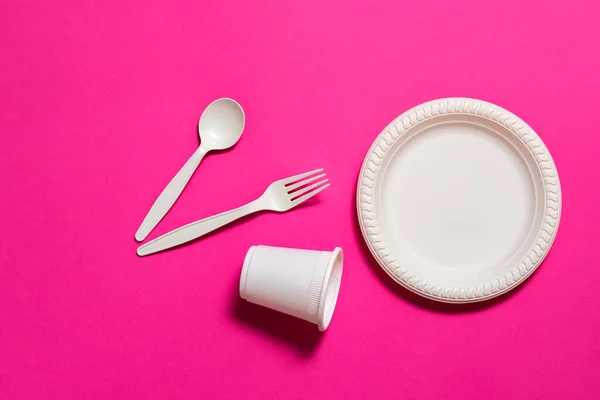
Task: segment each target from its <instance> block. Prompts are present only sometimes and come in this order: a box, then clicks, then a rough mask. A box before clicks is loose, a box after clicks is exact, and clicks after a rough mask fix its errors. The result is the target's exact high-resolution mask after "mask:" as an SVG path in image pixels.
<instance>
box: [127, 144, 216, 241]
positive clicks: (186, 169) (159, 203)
mask: <svg viewBox="0 0 600 400" xmlns="http://www.w3.org/2000/svg"><path fill="white" fill-rule="evenodd" d="M206 153H207V151H206V150H204V149H203V148H202V146H200V147H198V150H196V151H195V152H194V154H192V156H191V157H190V158H189V160H187V162H186V163H185V165H184V166H183V167H182V168H181V169H180V170H179V172H178V173H177V175H175V177H174V178H173V179H171V182H169V184H168V185H167V187H166V188H165V189H164V190H163V191H162V193H161V194H160V196H158V199H156V201H155V202H154V204H153V205H152V208H151V209H150V211H148V215H146V218H144V221H143V222H142V224H141V225H140V227H139V228H138V230H137V232H136V233H135V240H137V241H138V242H141V241H142V240H144V239H146V237H148V235H149V234H150V232H152V229H154V227H156V225H157V224H158V223H159V222H160V220H161V219H163V217H164V216H165V215H166V214H167V212H169V210H170V209H171V207H172V206H173V204H174V203H175V201H176V200H177V198H178V197H179V195H180V194H181V192H182V191H183V188H184V187H185V185H187V183H188V181H189V180H190V178H191V177H192V174H193V173H194V171H195V170H196V168H198V165H199V164H200V161H202V158H203V157H204V156H205V155H206Z"/></svg>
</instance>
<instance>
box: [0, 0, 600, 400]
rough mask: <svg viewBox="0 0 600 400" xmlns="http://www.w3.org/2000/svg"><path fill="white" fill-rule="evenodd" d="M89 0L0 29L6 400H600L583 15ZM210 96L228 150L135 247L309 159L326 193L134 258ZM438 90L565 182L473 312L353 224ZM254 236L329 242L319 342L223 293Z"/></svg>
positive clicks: (588, 41)
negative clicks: (533, 145) (524, 276)
mask: <svg viewBox="0 0 600 400" xmlns="http://www.w3.org/2000/svg"><path fill="white" fill-rule="evenodd" d="M82 3H88V2H80V1H52V2H41V1H40V2H37V4H33V3H31V2H24V1H16V0H9V1H4V2H3V5H2V11H1V12H0V54H1V58H0V133H1V137H0V138H1V142H0V182H1V187H2V189H1V191H0V210H1V211H0V213H1V214H0V238H1V239H0V398H3V399H11V400H13V399H74V398H89V399H118V398H139V399H188V398H189V399H192V398H242V397H243V398H261V399H262V398H278V399H294V398H346V399H361V398H362V399H365V398H378V399H384V398H398V399H400V398H415V399H416V398H418V399H428V398H461V399H469V398H481V397H485V398H494V399H509V398H510V399H521V398H523V399H531V398H540V399H554V398H582V399H583V398H598V393H599V390H600V383H599V377H600V366H599V364H598V363H599V361H600V337H599V334H600V314H599V312H598V309H599V308H600V296H599V295H598V293H599V289H600V268H599V261H598V260H599V256H600V245H599V243H600V233H599V231H598V228H597V227H598V224H600V213H598V204H599V203H600V196H599V195H600V191H599V185H598V183H599V180H600V179H599V178H600V176H599V172H598V171H599V168H598V164H597V162H598V161H597V160H598V159H599V157H600V150H599V149H600V139H599V137H600V136H599V130H600V122H599V121H600V120H599V119H598V115H599V113H600V96H599V93H600V78H599V73H600V56H599V50H600V22H599V17H600V3H599V2H598V1H595V0H586V1H568V2H567V1H565V2H560V1H550V2H549V1H541V0H540V1H497V2H486V1H480V0H478V1H474V0H469V1H458V2H456V1H453V2H448V1H442V0H434V1H426V2H423V1H404V2H399V1H370V0H360V1H352V2H348V1H337V2H332V1H323V0H321V1H304V2H283V1H269V2H253V1H241V0H240V1H214V2H198V1H186V2H177V1H171V2H163V3H162V4H159V2H154V1H128V2H124V3H126V4H118V3H119V2H113V3H114V5H112V6H101V5H82ZM284 3H298V4H284ZM221 96H230V97H233V98H235V99H237V100H238V101H239V102H240V103H241V104H242V105H243V107H244V109H245V111H246V116H247V125H246V130H245V131H244V135H243V137H242V138H241V140H240V142H239V143H238V145H237V146H236V147H235V148H234V149H232V150H231V151H229V152H226V153H223V154H212V155H209V156H208V157H207V158H206V159H205V160H204V161H203V163H202V165H201V167H200V168H199V170H198V171H197V173H196V174H195V176H194V177H193V178H192V180H191V182H190V184H189V185H188V187H187V189H186V190H185V192H184V193H183V196H182V197H181V198H180V200H179V201H178V203H177V204H176V206H175V207H174V209H173V210H172V211H171V213H170V214H169V215H168V216H167V217H166V219H165V220H164V221H163V223H162V224H160V225H159V226H158V228H157V229H156V230H155V231H154V232H153V233H152V235H151V237H155V236H157V235H158V234H162V233H164V232H166V231H168V230H170V229H172V228H175V227H177V226H179V225H181V224H184V223H187V222H190V221H192V220H195V219H199V218H202V217H205V216H208V215H211V214H213V213H217V212H220V211H223V210H225V209H228V208H230V207H235V206H238V205H240V204H242V203H244V202H245V201H248V200H251V199H253V198H254V197H255V196H257V195H259V194H260V193H261V192H262V190H263V189H264V187H265V186H266V185H267V184H268V183H270V182H271V181H273V180H275V179H278V178H282V177H285V176H288V175H291V174H294V173H298V172H301V171H305V170H308V169H312V168H315V167H324V168H325V169H326V171H327V173H328V175H329V176H330V179H331V181H332V187H331V188H330V189H328V190H327V191H325V192H323V194H322V195H321V196H319V200H318V201H315V202H313V203H311V204H310V205H307V206H305V207H302V208H299V209H297V210H294V211H293V212H290V213H288V214H283V215H275V214H263V215H259V216H256V217H254V218H249V219H247V220H245V221H244V222H242V223H239V224H237V225H236V226H234V227H232V228H230V229H225V230H222V231H219V232H217V233H216V234H214V235H212V236H210V237H207V238H205V239H204V240H201V241H197V242H196V243H194V244H192V245H188V246H185V247H183V248H180V249H178V250H176V251H171V252H167V253H163V254H161V255H157V256H152V257H148V258H145V259H140V258H138V257H137V256H136V255H135V249H136V243H135V242H134V240H133V235H134V232H135V230H136V229H137V227H138V225H139V223H140V222H141V221H142V219H143V217H144V215H145V214H146V212H147V211H148V209H149V207H150V205H151V204H152V202H153V201H154V200H155V198H156V197H157V195H158V194H159V193H160V191H161V190H162V189H163V187H164V186H165V185H166V184H167V182H168V181H169V179H170V178H171V177H172V176H173V175H174V174H175V173H176V171H177V170H178V169H179V168H180V167H181V166H182V165H183V163H184V162H185V160H186V159H187V158H188V157H189V156H190V155H191V154H192V152H193V151H194V149H195V148H196V146H197V145H198V138H197V133H196V123H197V119H198V117H199V116H200V113H201V112H202V110H203V109H204V107H205V106H206V105H207V104H208V103H209V102H210V101H212V100H213V99H215V98H217V97H221ZM446 96H468V97H475V98H481V99H484V100H488V101H491V102H494V103H497V104H499V105H501V106H503V107H505V108H507V109H509V110H511V111H513V112H515V113H516V114H517V115H519V116H520V117H521V118H523V119H524V120H525V121H527V122H528V123H529V124H530V125H531V126H533V127H534V129H535V130H536V131H537V132H538V133H539V134H540V136H541V137H542V139H543V140H544V141H545V142H546V144H547V145H548V147H549V149H550V151H551V152H552V155H553V156H554V159H555V162H556V164H557V167H558V171H559V174H560V178H561V182H562V188H563V201H564V204H563V213H562V221H561V227H560V230H559V233H558V237H557V239H556V242H555V244H554V247H553V248H552V250H551V252H550V254H549V256H548V258H547V259H546V261H545V262H544V264H543V265H542V266H541V267H540V268H539V269H538V271H537V272H536V273H535V274H534V275H533V276H532V277H531V279H529V280H528V281H527V282H526V283H525V284H524V285H522V286H521V287H520V288H519V289H518V290H516V291H514V292H513V293H511V294H509V295H506V296H504V297H502V298H500V299H498V300H494V301H490V302H488V303H485V304H480V305H474V306H463V307H457V306H447V305H441V304H437V303H433V302H430V301H426V300H422V299H420V298H418V297H416V296H414V295H412V294H410V293H408V292H407V291H406V290H403V289H401V288H399V287H398V286H396V285H395V284H394V283H393V282H392V281H391V280H390V279H389V278H388V277H387V276H385V275H384V273H383V272H382V271H380V269H379V267H378V266H377V265H376V263H375V262H374V261H373V259H372V258H371V256H370V254H369V253H368V252H367V250H366V247H365V246H364V244H363V242H362V238H361V236H360V232H359V229H358V225H357V223H356V218H355V209H354V193H355V184H356V179H357V175H358V171H359V168H360V164H361V162H362V159H363V157H364V155H365V153H366V151H367V150H368V148H369V145H370V144H371V142H372V141H373V139H374V138H375V137H376V136H377V134H378V133H379V132H380V131H381V129H382V128H383V127H384V126H385V125H386V124H387V123H388V122H390V121H391V120H392V119H393V118H394V117H396V116H397V115H399V114H400V113H401V112H403V111H404V110H406V109H408V108H410V107H412V106H414V105H417V104H419V103H421V102H423V101H427V100H431V99H434V98H439V97H446ZM253 244H268V245H276V246H291V247H299V248H313V249H332V248H333V247H334V246H336V245H338V246H342V247H343V248H344V250H345V252H346V260H347V261H346V264H345V271H344V278H343V285H342V290H341V293H340V297H339V303H338V308H337V310H336V314H335V316H334V319H333V322H332V324H331V327H330V329H329V330H328V331H327V332H326V333H325V334H323V335H321V334H319V333H318V331H317V329H316V327H314V326H312V325H309V324H306V323H303V322H302V321H299V320H294V319H292V318H289V317H286V316H282V315H279V314H276V313H274V312H271V311H269V310H265V309H261V308H259V307H256V306H253V305H250V304H246V303H243V302H242V301H241V300H239V299H238V293H237V285H238V279H239V273H240V269H241V262H242V260H243V257H244V254H245V252H246V250H247V249H248V247H249V246H250V245H253Z"/></svg>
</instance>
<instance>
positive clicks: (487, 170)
mask: <svg viewBox="0 0 600 400" xmlns="http://www.w3.org/2000/svg"><path fill="white" fill-rule="evenodd" d="M357 209H358V218H359V222H360V226H361V230H362V233H363V236H364V238H365V240H366V242H367V244H368V246H369V249H370V250H371V252H372V253H373V256H374V257H375V259H376V260H377V262H378V263H379V265H380V266H381V267H382V268H383V269H384V270H385V272H387V273H388V274H389V275H390V276H391V277H392V278H393V279H394V280H395V281H396V282H398V283H400V284H401V285H402V286H404V287H406V288H407V289H410V290H412V291H413V292H415V293H418V294H420V295H422V296H425V297H428V298H430V299H434V300H439V301H444V302H450V303H468V302H475V301H481V300H486V299H489V298H492V297H496V296H499V295H501V294H503V293H505V292H507V291H509V290H511V289H513V288H515V287H516V286H517V285H519V284H520V283H521V282H523V281H524V280H525V279H527V277H528V276H529V275H531V273H532V272H533V271H534V270H535V269H536V268H537V267H538V265H539V264H540V263H541V262H542V260H543V259H544V257H545V256H546V254H547V252H548V250H549V249H550V246H551V245H552V242H553V240H554V237H555V235H556V231H557V229H558V222H559V219H560V211H561V192H560V183H559V180H558V174H557V172H556V167H555V166H554V162H553V161H552V157H551V156H550V153H549V152H548V150H547V148H546V146H545V145H544V143H543V142H542V140H541V139H540V138H539V136H538V135H537V134H536V133H535V132H534V131H533V129H531V128H530V127H529V126H528V125H527V124H526V123H525V122H523V121H522V120H521V119H519V118H518V117H517V116H515V115H514V114H512V113H510V112H509V111H506V110H504V109H502V108H501V107H498V106H496V105H493V104H490V103H487V102H484V101H480V100H474V99H464V98H451V99H440V100H434V101H431V102H428V103H424V104H421V105H419V106H417V107H414V108H413V109H411V110H409V111H407V112H405V113H404V114H402V115H400V116H399V117H398V118H396V119H395V120H394V121H392V123H390V124H389V125H388V126H387V127H386V128H385V129H384V130H383V132H381V134H380V135H379V136H378V137H377V139H376V140H375V142H374V143H373V145H372V146H371V149H370V150H369V152H368V153H367V156H366V158H365V161H364V163H363V166H362V169H361V172H360V177H359V181H358V190H357Z"/></svg>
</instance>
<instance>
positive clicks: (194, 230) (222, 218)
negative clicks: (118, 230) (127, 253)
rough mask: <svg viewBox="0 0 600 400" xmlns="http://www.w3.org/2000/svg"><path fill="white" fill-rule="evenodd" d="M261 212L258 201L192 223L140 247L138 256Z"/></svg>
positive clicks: (185, 241) (160, 249) (183, 241)
mask: <svg viewBox="0 0 600 400" xmlns="http://www.w3.org/2000/svg"><path fill="white" fill-rule="evenodd" d="M260 210H261V208H259V207H258V206H257V201H253V202H252V203H249V204H246V205H245V206H242V207H239V208H236V209H234V210H230V211H225V212H223V213H221V214H217V215H214V216H212V217H208V218H204V219H202V220H200V221H196V222H192V223H190V224H187V225H184V226H182V227H180V228H177V229H175V230H172V231H171V232H168V233H165V234H164V235H162V236H160V237H157V238H156V239H154V240H151V241H150V242H148V243H146V244H144V245H142V246H140V247H138V249H137V254H138V256H146V255H149V254H154V253H157V252H159V251H163V250H167V249H170V248H172V247H175V246H179V245H180V244H183V243H187V242H189V241H191V240H194V239H197V238H199V237H201V236H204V235H206V234H207V233H210V232H212V231H214V230H215V229H219V228H220V227H222V226H224V225H227V224H229V223H231V222H233V221H235V220H236V219H239V218H242V217H244V216H246V215H248V214H252V213H254V212H257V211H260Z"/></svg>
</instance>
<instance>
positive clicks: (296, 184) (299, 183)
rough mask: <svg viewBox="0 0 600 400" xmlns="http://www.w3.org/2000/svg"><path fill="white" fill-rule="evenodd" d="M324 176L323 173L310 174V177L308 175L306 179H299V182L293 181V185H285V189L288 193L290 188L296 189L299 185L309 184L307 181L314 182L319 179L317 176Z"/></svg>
mask: <svg viewBox="0 0 600 400" xmlns="http://www.w3.org/2000/svg"><path fill="white" fill-rule="evenodd" d="M324 176H325V174H320V175H316V176H311V177H310V178H308V179H304V180H301V181H300V182H298V183H294V184H293V185H290V186H287V187H286V189H287V190H288V193H289V192H291V191H292V190H296V189H298V188H299V187H300V186H304V185H307V184H309V183H311V182H314V181H315V180H317V179H319V178H322V177H324Z"/></svg>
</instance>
